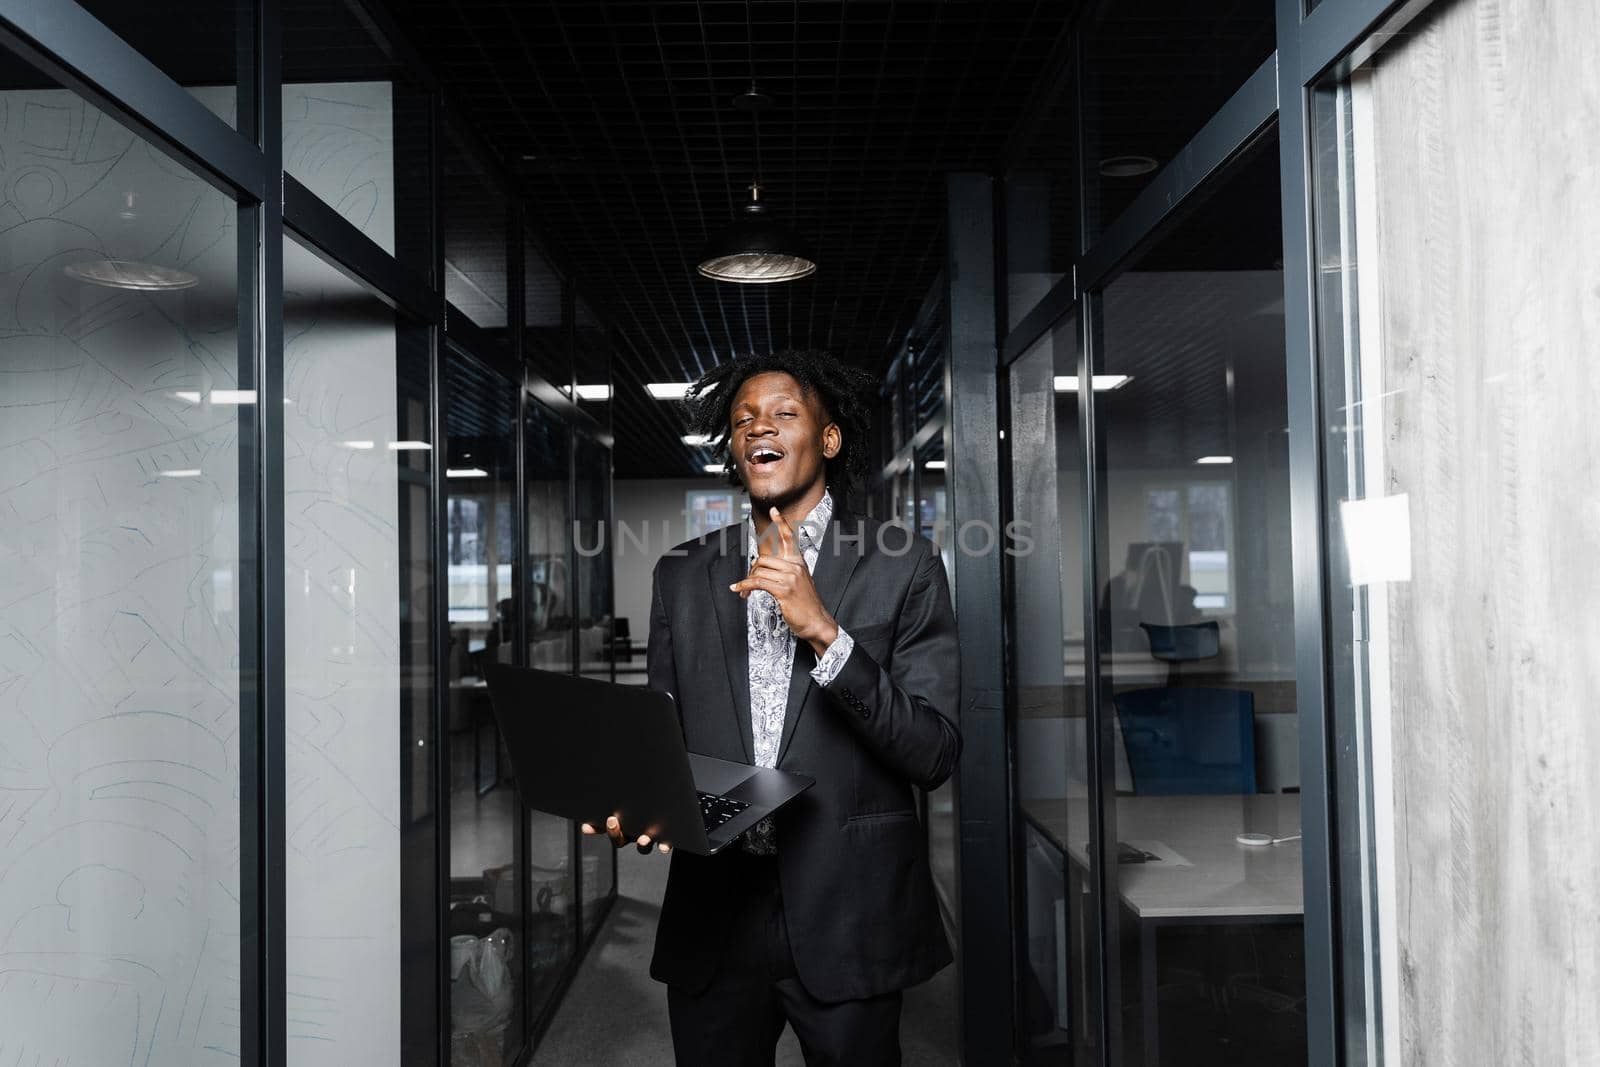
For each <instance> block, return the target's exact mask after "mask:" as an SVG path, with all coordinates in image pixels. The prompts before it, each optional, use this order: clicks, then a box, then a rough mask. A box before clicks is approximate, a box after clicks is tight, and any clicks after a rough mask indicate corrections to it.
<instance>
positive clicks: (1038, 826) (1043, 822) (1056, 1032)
mask: <svg viewBox="0 0 1600 1067" xmlns="http://www.w3.org/2000/svg"><path fill="white" fill-rule="evenodd" d="M1077 353H1078V341H1077V320H1076V319H1071V318H1069V319H1066V320H1063V321H1061V322H1059V323H1057V324H1056V326H1055V327H1054V328H1053V329H1052V330H1051V331H1050V332H1049V333H1047V334H1045V335H1044V336H1043V337H1041V338H1040V339H1039V340H1038V342H1036V343H1035V344H1034V346H1033V347H1032V348H1030V349H1029V350H1028V351H1027V352H1026V353H1025V354H1024V355H1023V356H1022V358H1021V359H1019V360H1017V361H1016V362H1015V363H1013V364H1012V365H1011V368H1010V392H1011V426H1012V441H1013V444H1012V499H1013V501H1014V505H1013V516H1012V521H1013V522H1014V523H1015V526H1014V530H1015V537H1014V542H1013V546H1012V547H1013V551H1014V552H1015V556H1014V558H1013V561H1012V595H1013V603H1014V605H1015V612H1016V615H1015V618H1016V633H1017V635H1018V639H1017V645H1016V660H1015V670H1016V677H1015V684H1014V692H1015V694H1016V698H1015V705H1016V710H1015V714H1016V720H1015V727H1014V729H1015V737H1016V751H1017V761H1018V762H1017V796H1018V802H1019V808H1020V810H1021V815H1022V818H1023V820H1024V823H1025V829H1024V832H1023V846H1024V858H1023V882H1022V902H1023V915H1022V917H1021V919H1020V920H1019V921H1020V922H1021V924H1022V926H1023V930H1024V939H1025V940H1024V944H1025V948H1024V953H1023V959H1022V960H1021V968H1020V970H1021V975H1022V997H1021V1021H1022V1025H1023V1033H1024V1037H1025V1040H1024V1048H1025V1050H1026V1053H1027V1059H1026V1062H1027V1063H1030V1064H1080V1063H1091V1062H1095V1057H1096V1056H1097V1052H1096V1050H1097V1049H1098V1047H1099V1043H1100V1038H1099V1035H1098V1034H1097V1032H1096V1030H1097V1026H1096V1023H1095V1018H1094V1017H1095V1013H1096V1012H1097V1010H1098V1003H1099V1001H1098V997H1097V996H1096V995H1095V984H1096V983H1095V981H1094V975H1095V974H1096V968H1097V964H1096V959H1095V943H1094V936H1093V935H1094V929H1095V910H1094V906H1093V903H1092V900H1093V898H1092V896H1090V895H1089V894H1090V889H1089V887H1090V886H1091V885H1092V884H1093V881H1092V879H1091V877H1090V873H1091V871H1092V870H1093V866H1092V864H1091V858H1090V850H1089V818H1090V814H1089V813H1090V806H1091V798H1090V794H1089V747H1088V746H1089V726H1088V719H1087V715H1086V710H1085V709H1086V707H1087V703H1086V701H1085V682H1084V677H1085V674H1084V662H1085V660H1084V636H1083V634H1084V623H1085V619H1084V598H1083V555H1082V547H1081V546H1082V518H1081V513H1080V511H1079V507H1078V500H1079V495H1080V492H1081V489H1082V484H1083V477H1082V473H1081V467H1080V456H1081V452H1080V449H1079V443H1078V396H1077V393H1075V392H1067V391H1065V390H1061V389H1058V388H1057V387H1056V379H1057V377H1058V376H1060V375H1076V373H1077V360H1078V355H1077Z"/></svg>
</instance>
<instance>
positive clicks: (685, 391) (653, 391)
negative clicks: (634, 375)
mask: <svg viewBox="0 0 1600 1067" xmlns="http://www.w3.org/2000/svg"><path fill="white" fill-rule="evenodd" d="M692 385H694V383H693V382H646V383H645V387H644V391H645V392H647V393H649V394H650V395H651V396H653V397H655V398H656V399H657V400H682V399H683V398H684V397H686V396H688V395H689V387H690V386H692Z"/></svg>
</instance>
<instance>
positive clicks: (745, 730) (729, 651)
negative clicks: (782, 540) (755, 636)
mask: <svg viewBox="0 0 1600 1067" xmlns="http://www.w3.org/2000/svg"><path fill="white" fill-rule="evenodd" d="M722 549H723V550H722V552H721V553H720V554H719V555H716V556H713V557H711V566H710V567H708V568H707V569H706V580H707V583H708V584H709V585H710V587H711V588H710V595H711V603H712V604H713V605H715V607H716V612H717V630H718V631H719V632H720V634H721V637H722V662H723V664H724V665H725V666H726V667H727V669H728V689H729V691H730V692H731V693H732V695H733V713H734V716H735V717H736V718H737V719H738V723H737V725H738V727H739V739H740V740H741V741H743V742H744V758H745V759H746V760H748V761H750V762H752V763H753V762H755V742H754V734H753V731H752V729H751V726H750V645H749V633H748V626H749V616H748V615H747V614H746V607H745V601H744V600H743V599H742V598H741V597H740V596H739V594H737V593H731V592H729V591H728V586H730V585H732V584H733V583H734V582H737V581H738V580H739V579H740V578H743V577H744V575H745V571H746V570H747V568H746V567H745V563H744V534H743V531H742V530H741V531H740V532H739V536H737V537H730V538H727V539H725V541H724V543H723V546H722Z"/></svg>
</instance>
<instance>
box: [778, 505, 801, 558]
mask: <svg viewBox="0 0 1600 1067" xmlns="http://www.w3.org/2000/svg"><path fill="white" fill-rule="evenodd" d="M771 515H772V521H773V523H774V524H776V526H777V527H778V544H779V546H780V555H782V556H784V557H786V558H788V559H795V558H797V557H798V556H799V554H800V553H799V550H798V549H797V548H796V547H795V543H794V527H792V526H790V525H789V520H788V519H785V518H784V517H783V512H781V511H779V510H778V509H777V508H773V509H772V511H771Z"/></svg>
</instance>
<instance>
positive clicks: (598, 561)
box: [572, 433, 617, 934]
mask: <svg viewBox="0 0 1600 1067" xmlns="http://www.w3.org/2000/svg"><path fill="white" fill-rule="evenodd" d="M573 441H574V452H573V470H574V477H573V489H574V498H575V500H576V503H577V510H576V511H575V512H574V514H573V516H572V517H573V522H574V526H573V528H574V530H576V531H577V533H578V535H579V537H580V538H581V546H582V548H583V551H582V552H580V553H578V555H577V579H578V581H577V602H576V605H575V606H576V609H577V610H576V612H575V616H576V622H577V627H578V657H579V664H580V669H581V670H582V672H583V674H584V675H585V676H587V677H590V678H600V679H604V680H606V681H610V680H612V677H613V675H612V669H613V664H612V661H611V658H610V654H609V650H610V648H611V639H612V621H611V616H612V591H611V580H612V573H611V561H612V549H611V541H612V539H611V536H610V525H611V450H610V449H609V448H606V447H605V446H603V445H601V444H599V443H598V442H596V441H594V440H593V439H592V438H590V437H588V436H587V435H585V434H581V433H580V434H575V435H574V436H573ZM601 531H604V532H605V533H604V536H601ZM596 548H598V549H599V550H598V551H596ZM581 878H582V881H581V884H582V886H583V904H584V908H583V921H584V927H585V930H584V932H585V934H592V933H593V932H594V930H595V929H596V928H597V927H598V926H599V923H600V920H601V918H602V917H603V916H604V913H605V903H604V902H605V901H607V900H609V899H610V897H611V893H612V890H613V888H614V887H615V885H616V879H617V854H616V849H615V848H614V847H612V845H611V842H610V841H609V840H608V839H607V838H605V837H603V836H602V837H599V838H593V837H588V838H584V839H583V871H582V875H581Z"/></svg>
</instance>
